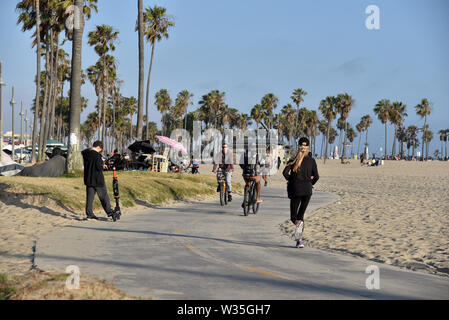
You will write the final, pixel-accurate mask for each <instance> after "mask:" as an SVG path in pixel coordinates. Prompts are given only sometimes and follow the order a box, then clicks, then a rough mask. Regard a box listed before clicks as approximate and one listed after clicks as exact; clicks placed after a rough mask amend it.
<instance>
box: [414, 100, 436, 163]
mask: <svg viewBox="0 0 449 320" xmlns="http://www.w3.org/2000/svg"><path fill="white" fill-rule="evenodd" d="M415 110H416V114H417V115H419V116H420V117H421V119H422V118H424V126H423V137H422V157H421V160H422V161H424V144H425V142H426V141H427V138H426V133H427V129H426V127H427V116H428V115H430V114H431V113H432V107H431V106H430V104H429V101H428V100H427V98H424V99H422V100H421V103H420V104H418V105H417V106H416V107H415ZM426 160H427V157H426Z"/></svg>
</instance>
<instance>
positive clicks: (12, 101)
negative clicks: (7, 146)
mask: <svg viewBox="0 0 449 320" xmlns="http://www.w3.org/2000/svg"><path fill="white" fill-rule="evenodd" d="M10 104H11V107H12V133H11V135H12V161H15V160H14V157H15V147H16V142H15V138H16V136H15V134H14V105H15V104H16V100H14V86H13V87H12V97H11V101H10Z"/></svg>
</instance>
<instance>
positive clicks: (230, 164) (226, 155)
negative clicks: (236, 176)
mask: <svg viewBox="0 0 449 320" xmlns="http://www.w3.org/2000/svg"><path fill="white" fill-rule="evenodd" d="M217 168H220V169H221V170H223V172H224V174H225V178H226V188H227V189H228V202H231V201H232V195H231V192H232V183H231V180H232V172H233V171H234V156H233V154H232V150H229V148H228V144H227V143H225V142H223V145H222V152H221V154H220V153H219V154H218V155H217V157H215V164H214V168H213V170H212V172H213V173H217ZM217 192H219V189H218V188H217Z"/></svg>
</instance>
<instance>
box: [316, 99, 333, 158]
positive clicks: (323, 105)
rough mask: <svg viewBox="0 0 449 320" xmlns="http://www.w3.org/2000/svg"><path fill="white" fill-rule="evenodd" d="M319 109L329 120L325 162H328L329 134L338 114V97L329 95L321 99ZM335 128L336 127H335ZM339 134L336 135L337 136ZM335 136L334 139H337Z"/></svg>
mask: <svg viewBox="0 0 449 320" xmlns="http://www.w3.org/2000/svg"><path fill="white" fill-rule="evenodd" d="M319 110H320V111H321V114H322V115H323V117H324V118H325V119H326V120H327V131H326V148H325V155H324V164H326V159H327V156H328V153H327V151H328V150H327V149H328V145H329V143H330V140H329V134H330V132H331V126H332V121H334V119H335V116H336V115H337V98H336V97H332V96H328V97H326V98H325V99H323V100H321V102H320V107H319ZM334 130H335V129H334ZM336 136H337V135H335V137H336ZM335 137H334V139H335Z"/></svg>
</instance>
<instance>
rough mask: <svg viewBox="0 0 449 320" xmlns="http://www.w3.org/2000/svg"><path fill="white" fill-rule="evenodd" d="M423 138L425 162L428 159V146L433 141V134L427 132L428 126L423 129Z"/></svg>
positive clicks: (429, 131)
mask: <svg viewBox="0 0 449 320" xmlns="http://www.w3.org/2000/svg"><path fill="white" fill-rule="evenodd" d="M424 136H425V137H426V138H425V140H424V143H425V144H426V160H427V159H428V158H429V144H430V142H431V141H432V140H433V132H432V131H431V130H429V125H428V124H427V125H426V126H425V127H424Z"/></svg>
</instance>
